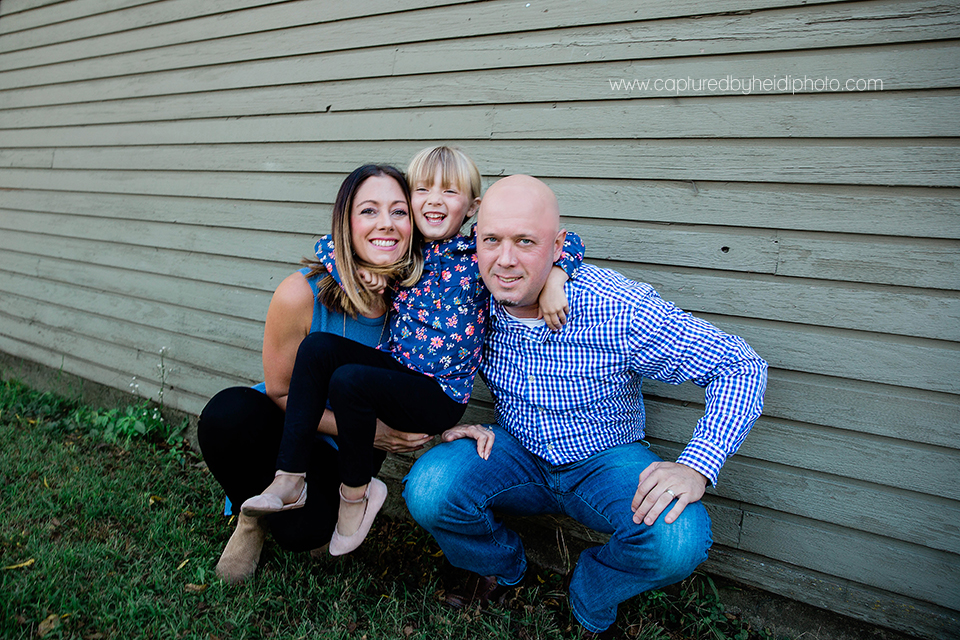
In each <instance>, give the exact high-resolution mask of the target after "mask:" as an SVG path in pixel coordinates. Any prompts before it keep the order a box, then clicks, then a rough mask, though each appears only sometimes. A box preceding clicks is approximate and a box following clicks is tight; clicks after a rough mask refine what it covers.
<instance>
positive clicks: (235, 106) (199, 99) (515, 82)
mask: <svg viewBox="0 0 960 640" xmlns="http://www.w3.org/2000/svg"><path fill="white" fill-rule="evenodd" d="M958 46H960V45H956V44H950V43H924V44H915V45H903V46H887V47H857V48H851V49H848V50H838V51H830V52H828V53H825V52H822V51H820V50H817V51H813V52H810V53H807V54H804V55H802V56H800V55H794V54H792V53H791V54H786V53H784V54H767V55H763V56H715V57H708V58H702V59H686V58H679V59H669V60H666V61H664V60H652V61H650V62H648V63H645V64H641V63H638V62H632V63H628V62H596V63H583V64H577V65H569V66H543V67H524V68H515V69H490V70H480V71H473V72H470V74H469V77H470V81H469V82H464V72H463V71H456V72H447V73H437V74H429V75H412V76H398V77H364V78H360V79H347V80H324V81H313V82H309V81H304V82H299V83H289V84H286V85H282V86H266V87H260V88H250V89H246V88H239V89H222V90H217V92H216V100H211V99H210V98H209V96H208V95H205V93H204V92H206V91H211V90H214V89H215V88H216V87H215V86H212V85H210V84H209V82H205V83H202V84H200V85H197V88H196V89H195V91H194V92H185V87H184V86H183V83H182V82H178V81H176V80H175V79H173V78H171V79H170V82H171V90H170V91H166V93H167V94H170V95H164V94H163V92H161V93H160V94H156V93H154V92H155V91H157V90H158V87H153V88H151V89H150V91H148V92H146V93H147V95H145V96H144V97H134V98H126V99H120V100H110V101H106V102H101V101H99V100H91V101H87V102H82V103H77V104H59V105H57V104H54V105H53V106H46V107H43V106H38V107H25V108H19V109H5V110H2V111H0V128H3V129H6V128H19V127H44V126H55V125H59V126H62V125H81V124H82V125H88V124H109V123H121V122H142V121H152V120H181V119H193V118H223V117H240V116H263V115H269V114H291V113H314V114H316V113H325V112H338V111H356V110H373V109H397V108H424V107H449V106H470V105H475V106H476V105H497V104H500V105H502V104H510V103H520V104H524V103H549V104H553V103H569V102H581V101H605V100H617V101H623V100H625V99H629V100H631V101H635V102H637V103H638V108H641V107H642V106H644V105H645V103H646V100H644V99H647V98H655V99H660V102H658V103H656V104H662V103H663V99H666V98H673V97H679V96H677V95H676V92H675V91H666V90H663V89H659V90H658V89H657V86H656V85H655V84H651V85H650V86H649V87H647V88H646V89H632V90H624V89H620V90H618V89H614V88H612V86H611V82H618V81H619V80H622V79H625V80H627V81H632V80H634V79H637V80H641V81H642V80H644V79H649V80H650V82H651V83H653V81H654V80H655V79H658V78H698V79H710V78H716V79H719V78H727V77H728V76H732V77H736V78H753V77H758V78H773V77H774V76H776V77H778V78H784V77H786V76H789V77H790V78H804V77H809V78H824V77H827V78H833V77H835V76H836V73H837V72H836V68H837V59H838V57H842V58H843V60H844V67H845V68H847V69H849V73H850V74H851V75H850V77H851V78H855V79H856V78H864V79H880V80H883V81H884V84H883V90H884V91H912V90H931V89H955V88H956V87H957V86H958V84H960V75H958V72H957V70H956V68H955V67H954V65H953V64H952V63H953V61H954V60H955V59H956V55H957V50H958ZM375 54H376V52H364V54H363V55H364V56H365V57H364V59H363V60H361V61H360V62H359V64H361V65H362V66H365V68H367V69H369V68H383V67H384V65H385V64H387V61H386V60H383V59H381V58H382V56H381V57H371V56H375ZM384 55H385V54H384ZM273 66H274V67H275V66H276V65H273ZM28 71H30V72H31V73H30V77H35V76H36V72H33V71H32V70H24V71H22V72H19V71H9V72H6V73H0V87H2V88H12V87H13V86H15V84H16V82H17V80H16V78H15V77H7V76H9V75H11V74H18V73H23V74H27V73H28ZM190 73H192V74H195V75H196V74H200V75H201V78H207V77H208V75H209V74H208V73H207V72H206V71H205V70H195V71H192V72H190ZM263 73H264V74H265V75H266V76H268V77H277V76H278V74H279V73H281V72H280V71H277V70H276V69H269V68H268V69H264V70H263ZM367 75H369V74H367ZM64 80H66V78H65V79H64ZM839 80H840V81H841V82H845V81H846V80H847V78H841V79H839ZM253 82H255V83H256V84H257V85H262V84H263V82H261V81H257V80H253ZM791 82H792V80H791ZM702 85H703V86H699V85H698V87H694V89H692V90H689V91H684V92H683V94H682V95H683V97H686V98H690V97H698V96H701V97H703V96H709V97H718V96H740V97H743V93H742V91H740V90H731V89H730V88H726V89H724V87H723V86H722V85H721V86H719V87H713V88H712V89H711V87H710V85H708V84H707V83H702ZM143 86H144V85H142V84H141V88H142V87H143ZM146 86H147V87H152V85H149V84H148V85H146ZM764 93H770V94H791V95H792V94H794V93H824V91H823V90H822V88H821V89H820V90H819V91H818V90H817V88H816V87H813V86H807V87H806V88H804V89H801V90H799V91H794V87H792V86H791V87H790V88H786V87H784V88H783V90H781V91H776V90H774V91H770V92H764ZM826 93H834V94H838V93H841V94H843V95H842V96H839V95H838V97H840V98H845V99H848V100H853V101H858V99H859V98H860V97H861V96H863V95H864V94H863V93H858V92H853V93H850V92H844V91H842V90H841V91H839V92H838V91H827V92H826ZM628 113H629V112H628ZM637 117H638V118H639V117H640V116H637ZM827 120H828V121H829V120H830V118H827Z"/></svg>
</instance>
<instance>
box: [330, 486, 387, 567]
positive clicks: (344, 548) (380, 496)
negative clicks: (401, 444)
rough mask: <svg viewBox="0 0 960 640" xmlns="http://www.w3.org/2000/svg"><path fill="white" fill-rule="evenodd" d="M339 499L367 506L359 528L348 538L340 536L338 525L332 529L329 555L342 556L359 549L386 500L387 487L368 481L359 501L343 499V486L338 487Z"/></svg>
mask: <svg viewBox="0 0 960 640" xmlns="http://www.w3.org/2000/svg"><path fill="white" fill-rule="evenodd" d="M340 499H341V500H343V501H344V502H349V503H350V504H358V503H361V502H366V503H367V506H366V508H365V509H364V511H363V519H362V520H361V521H360V527H359V528H358V529H357V530H356V532H354V534H353V535H350V536H342V535H340V531H339V524H338V525H337V527H334V529H333V537H332V538H331V539H330V555H332V556H342V555H344V554H346V553H350V552H351V551H353V550H354V549H356V548H357V547H359V546H360V545H361V544H362V543H363V540H364V538H366V537H367V534H368V533H370V527H372V526H373V520H374V518H376V517H377V513H378V512H379V511H380V507H382V506H383V503H384V501H385V500H386V499H387V485H385V484H383V483H382V482H380V481H379V480H377V479H376V478H372V479H371V480H370V484H368V485H367V491H366V493H365V494H364V495H363V497H362V498H360V499H359V500H347V499H346V498H344V497H343V485H340Z"/></svg>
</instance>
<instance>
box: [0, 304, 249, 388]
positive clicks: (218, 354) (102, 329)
mask: <svg viewBox="0 0 960 640" xmlns="http://www.w3.org/2000/svg"><path fill="white" fill-rule="evenodd" d="M4 310H5V313H6V314H7V316H8V317H9V316H13V317H16V318H18V319H19V321H20V322H22V323H26V324H29V325H32V324H37V325H42V326H44V327H45V328H47V329H48V330H51V331H58V332H64V333H71V334H73V335H75V336H78V337H81V336H85V337H87V338H89V339H91V340H98V341H100V342H104V343H108V344H110V345H114V346H116V347H119V348H123V347H125V348H127V349H128V350H130V351H131V352H134V353H136V352H141V351H142V352H144V353H154V354H158V353H159V352H160V350H161V349H163V351H164V354H165V358H166V362H168V364H167V368H168V371H167V373H168V374H169V375H168V380H169V381H170V384H171V385H173V386H181V385H180V384H179V383H178V381H177V377H176V376H177V367H178V366H179V365H180V364H188V365H191V366H193V367H195V368H196V369H198V370H199V369H207V370H209V369H211V368H215V369H216V371H217V372H218V374H220V375H224V376H228V377H233V378H239V379H251V380H257V379H258V378H260V377H261V376H262V363H261V358H260V344H253V345H248V346H247V348H237V347H231V346H229V345H226V344H223V343H212V342H210V341H207V340H202V339H199V338H196V337H194V336H190V335H186V334H183V333H180V332H179V327H176V326H168V327H165V328H163V329H157V328H155V327H149V326H144V325H141V324H139V323H135V322H130V321H128V320H127V319H124V318H120V317H112V316H108V315H106V314H104V313H103V312H104V311H108V310H99V311H98V312H94V313H90V312H86V311H78V310H76V309H73V308H70V307H67V306H61V305H56V304H51V303H50V302H49V301H47V302H46V303H45V302H44V301H41V300H36V299H33V298H27V297H23V296H19V295H15V294H11V293H9V292H5V295H4ZM214 364H215V366H213V367H211V365H214ZM157 366H159V358H158V362H157Z"/></svg>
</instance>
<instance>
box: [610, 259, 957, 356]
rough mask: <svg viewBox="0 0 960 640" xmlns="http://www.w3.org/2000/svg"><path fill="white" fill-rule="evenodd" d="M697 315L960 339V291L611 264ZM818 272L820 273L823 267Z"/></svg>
mask: <svg viewBox="0 0 960 640" xmlns="http://www.w3.org/2000/svg"><path fill="white" fill-rule="evenodd" d="M607 266H609V267H610V268H613V269H614V270H615V271H619V272H620V273H622V274H624V275H626V276H627V277H629V278H632V279H634V280H637V281H639V282H647V283H649V284H651V285H653V287H654V288H655V289H656V290H657V291H658V292H659V293H660V295H661V296H663V298H664V299H666V300H669V301H671V302H673V303H674V304H676V305H677V306H678V307H680V308H681V309H684V310H685V311H689V312H691V313H693V314H697V313H716V314H723V315H728V316H743V317H748V318H765V319H767V320H777V321H782V322H796V323H801V324H813V325H819V326H825V327H837V328H840V329H860V330H864V331H873V332H878V333H891V334H896V335H903V336H916V337H923V338H934V339H938V340H951V341H960V294H958V293H957V292H947V291H932V290H924V289H906V288H903V287H887V286H878V285H861V284H857V283H850V282H826V281H823V280H813V279H810V280H807V279H797V278H782V277H765V276H761V275H759V274H749V275H748V274H740V273H727V272H724V273H715V272H704V271H702V270H700V269H694V268H689V267H676V268H671V267H665V266H661V265H648V264H643V265H634V264H629V263H622V262H618V263H609V264H608V265H607ZM818 275H819V274H818Z"/></svg>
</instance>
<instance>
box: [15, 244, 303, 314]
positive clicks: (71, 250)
mask: <svg viewBox="0 0 960 640" xmlns="http://www.w3.org/2000/svg"><path fill="white" fill-rule="evenodd" d="M43 247H46V251H44V249H43ZM311 247H312V243H311V244H310V245H308V246H307V247H304V248H305V249H307V251H309V250H310V248H311ZM0 250H3V251H5V252H10V253H11V260H14V261H15V260H23V259H30V260H31V261H32V262H33V263H34V264H38V265H41V266H39V267H38V269H37V272H38V273H46V272H48V269H56V268H59V267H60V266H61V265H62V263H49V264H50V265H52V266H50V267H48V266H47V264H48V263H46V262H45V261H44V260H43V259H44V258H45V257H48V256H49V255H50V254H51V253H55V254H56V255H57V257H59V258H62V259H63V260H66V261H69V262H72V263H81V264H91V265H98V266H102V267H114V268H117V269H126V270H128V271H129V272H130V273H131V274H136V273H139V272H145V273H162V274H164V275H167V276H169V277H173V278H183V279H195V280H200V281H202V282H208V283H211V284H220V285H221V286H224V287H238V288H239V289H238V290H235V291H231V293H232V294H234V295H235V296H236V300H235V302H234V303H233V304H232V305H231V312H232V313H234V314H235V315H237V316H238V317H245V315H246V314H263V313H265V312H264V309H265V308H266V307H265V306H263V303H262V302H261V301H262V300H263V294H264V293H267V294H269V293H271V292H272V291H273V290H274V289H276V287H277V285H279V284H280V282H281V281H282V280H283V279H284V278H285V277H286V276H287V275H289V274H290V273H292V272H293V271H295V270H296V268H297V264H296V263H295V262H294V261H293V260H291V261H290V262H289V263H283V262H279V263H278V262H256V261H252V260H241V259H238V258H235V257H229V256H222V255H217V254H202V255H201V256H199V257H198V258H197V259H195V260H187V259H186V258H189V257H190V256H189V254H186V253H183V252H179V251H169V250H157V249H155V248H154V249H151V248H149V247H145V246H140V247H137V246H134V245H123V244H117V243H115V242H105V241H100V240H84V239H80V238H71V239H70V240H69V242H62V243H60V244H58V245H57V246H56V248H55V249H54V250H52V251H51V249H50V239H49V238H48V237H46V236H44V235H40V234H31V233H21V232H19V231H4V232H3V233H0ZM26 252H30V253H26ZM294 255H297V254H294ZM282 257H283V258H287V257H288V256H282ZM290 257H291V258H292V257H294V256H290ZM75 270H77V271H78V272H79V273H82V269H76V267H75ZM76 277H81V276H80V275H79V274H78V275H77V276H76ZM99 277H100V275H99V274H96V275H91V278H92V279H94V282H91V284H95V281H96V279H98V278H99ZM248 290H249V291H248ZM246 296H250V298H249V299H244V298H245V297H246ZM254 317H257V316H254Z"/></svg>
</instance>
